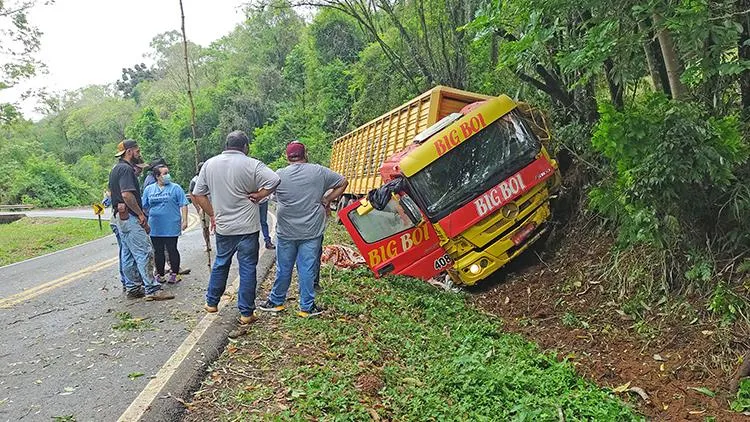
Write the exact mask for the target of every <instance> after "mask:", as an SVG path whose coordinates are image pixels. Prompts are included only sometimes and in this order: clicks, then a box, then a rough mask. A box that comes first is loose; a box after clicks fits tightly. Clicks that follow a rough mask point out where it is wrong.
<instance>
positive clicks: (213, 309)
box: [203, 303, 219, 314]
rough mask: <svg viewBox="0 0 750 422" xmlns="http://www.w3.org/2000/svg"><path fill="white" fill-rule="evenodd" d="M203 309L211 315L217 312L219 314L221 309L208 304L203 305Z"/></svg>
mask: <svg viewBox="0 0 750 422" xmlns="http://www.w3.org/2000/svg"><path fill="white" fill-rule="evenodd" d="M203 309H204V310H205V311H206V312H208V313H209V314H214V313H216V312H219V307H218V306H211V305H209V304H208V303H206V304H205V305H203Z"/></svg>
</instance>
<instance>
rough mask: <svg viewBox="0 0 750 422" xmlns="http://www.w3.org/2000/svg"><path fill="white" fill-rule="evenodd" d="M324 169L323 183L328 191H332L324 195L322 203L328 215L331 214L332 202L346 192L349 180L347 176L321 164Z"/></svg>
mask: <svg viewBox="0 0 750 422" xmlns="http://www.w3.org/2000/svg"><path fill="white" fill-rule="evenodd" d="M321 167H322V169H323V183H324V185H325V186H324V187H325V189H326V191H328V190H329V189H331V191H330V192H329V193H328V194H327V195H324V196H323V199H321V201H320V202H321V203H322V204H323V207H325V211H326V215H330V214H331V202H333V201H335V200H337V199H338V198H339V197H340V196H341V195H343V194H344V191H345V190H346V187H347V186H349V181H348V180H346V177H344V176H342V175H340V174H338V173H336V172H335V171H333V170H331V169H329V168H327V167H323V166H321Z"/></svg>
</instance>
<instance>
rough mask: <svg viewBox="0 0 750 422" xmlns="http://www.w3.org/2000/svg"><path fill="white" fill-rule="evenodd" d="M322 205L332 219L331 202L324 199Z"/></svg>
mask: <svg viewBox="0 0 750 422" xmlns="http://www.w3.org/2000/svg"><path fill="white" fill-rule="evenodd" d="M321 204H322V205H323V210H324V211H325V213H326V216H327V217H330V216H331V201H328V200H326V199H323V201H322V202H321Z"/></svg>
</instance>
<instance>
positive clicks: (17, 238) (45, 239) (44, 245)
mask: <svg viewBox="0 0 750 422" xmlns="http://www.w3.org/2000/svg"><path fill="white" fill-rule="evenodd" d="M111 233H112V232H111V231H110V230H109V227H107V225H106V224H104V230H101V231H99V223H98V222H97V221H96V220H82V219H78V218H22V219H20V220H18V221H15V222H13V223H9V224H0V266H3V265H8V264H12V263H14V262H18V261H23V260H24V259H29V258H33V257H35V256H39V255H44V254H46V253H50V252H54V251H58V250H60V249H65V248H68V247H70V246H75V245H78V244H81V243H84V242H87V241H89V240H93V239H97V238H99V237H102V236H106V235H108V234H111Z"/></svg>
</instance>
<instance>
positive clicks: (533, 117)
mask: <svg viewBox="0 0 750 422" xmlns="http://www.w3.org/2000/svg"><path fill="white" fill-rule="evenodd" d="M548 139H549V131H548V129H547V127H546V124H545V122H544V120H543V116H542V115H541V114H540V113H537V112H535V110H533V109H532V108H531V107H529V106H528V105H526V104H523V103H516V102H514V101H513V100H512V99H510V98H509V97H508V96H505V95H501V96H499V97H490V96H486V95H480V94H475V93H470V92H466V91H461V90H456V89H451V88H447V87H442V86H438V87H435V88H433V89H432V90H430V91H428V92H426V93H424V94H422V95H420V96H419V97H417V98H415V99H413V100H411V101H409V102H408V103H406V104H403V105H402V106H400V107H397V108H396V109H394V110H392V111H390V112H388V113H386V114H384V115H382V116H380V117H378V118H377V119H375V120H373V121H371V122H369V123H367V124H365V125H363V126H361V127H359V128H357V129H356V130H354V131H352V132H350V133H348V134H346V135H344V136H342V137H341V138H339V139H337V140H336V141H335V142H334V144H333V150H332V155H331V167H332V168H333V169H334V170H335V171H337V172H340V173H342V174H344V175H345V176H346V177H347V179H348V180H349V181H350V183H349V188H348V191H347V192H346V193H345V196H344V198H343V199H342V200H340V201H339V204H338V216H339V218H340V220H341V222H342V223H343V224H344V226H345V227H346V229H347V231H348V232H349V234H350V235H351V236H352V239H353V240H354V243H355V245H356V246H357V248H358V249H359V250H360V252H361V253H362V255H363V256H364V257H365V259H366V261H367V263H368V265H369V267H370V268H371V269H372V271H373V272H374V273H375V275H376V276H377V277H380V276H383V275H385V274H389V273H393V274H401V275H408V276H413V277H418V278H422V279H425V280H428V279H431V278H436V277H437V276H439V275H447V276H449V278H450V281H451V282H452V283H453V284H460V285H473V284H476V283H477V282H479V281H480V280H482V279H484V278H486V277H488V276H489V275H490V274H492V273H494V272H495V271H497V270H498V269H500V268H501V267H502V266H503V265H505V264H506V263H508V262H509V261H511V260H512V259H514V258H515V257H516V256H518V255H519V254H520V253H521V252H523V251H524V250H525V249H526V248H528V246H529V245H531V244H532V243H533V242H534V241H536V240H537V239H539V238H540V237H541V236H542V234H543V233H544V232H545V231H546V230H547V228H548V227H547V223H548V221H549V219H550V215H551V212H550V198H551V197H552V195H553V193H554V192H555V191H556V190H557V188H558V187H559V185H560V174H559V171H558V167H557V163H556V162H555V160H553V159H552V158H551V157H550V155H549V153H548V152H547V150H546V148H545V146H544V144H543V141H546V140H548Z"/></svg>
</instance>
